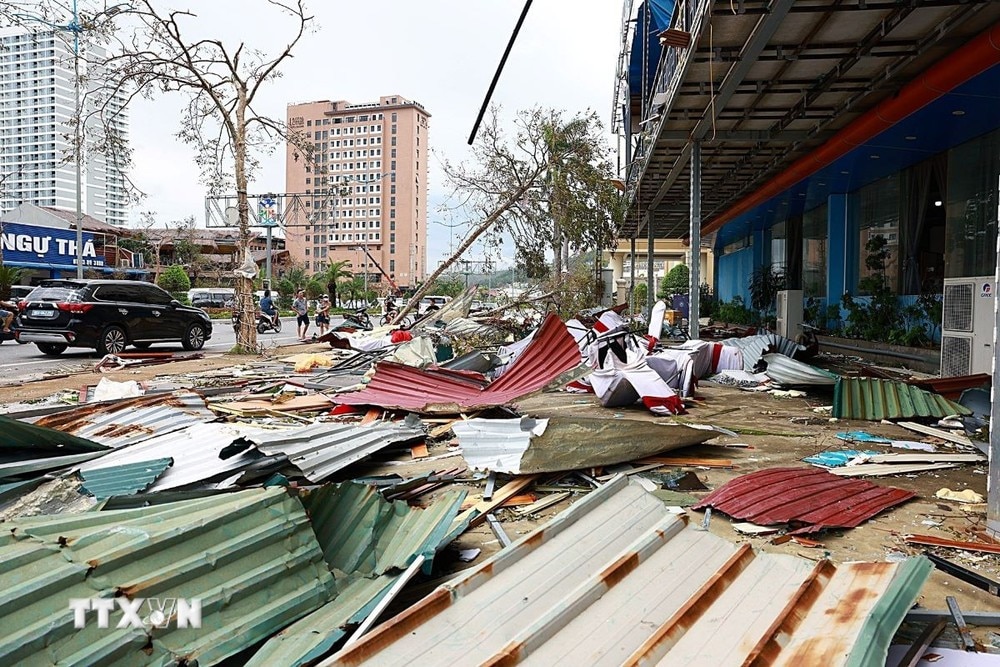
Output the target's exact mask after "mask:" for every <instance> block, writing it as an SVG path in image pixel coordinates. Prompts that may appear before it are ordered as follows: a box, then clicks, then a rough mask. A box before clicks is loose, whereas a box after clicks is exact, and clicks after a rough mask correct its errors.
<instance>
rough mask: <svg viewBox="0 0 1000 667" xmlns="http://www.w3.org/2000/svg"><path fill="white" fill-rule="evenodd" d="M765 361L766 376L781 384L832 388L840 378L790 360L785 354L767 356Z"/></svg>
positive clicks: (820, 369)
mask: <svg viewBox="0 0 1000 667" xmlns="http://www.w3.org/2000/svg"><path fill="white" fill-rule="evenodd" d="M764 361H765V362H767V368H766V369H765V370H764V374H765V375H767V377H769V378H771V379H772V380H774V381H775V382H777V383H779V384H784V385H820V386H826V385H828V386H831V387H832V386H833V385H835V384H837V380H838V379H839V377H840V376H839V375H834V374H833V373H831V372H830V371H825V370H823V369H822V368H816V367H815V366H810V365H809V364H804V363H802V362H801V361H795V360H794V359H789V358H788V357H786V356H784V355H783V354H774V353H772V354H765V355H764Z"/></svg>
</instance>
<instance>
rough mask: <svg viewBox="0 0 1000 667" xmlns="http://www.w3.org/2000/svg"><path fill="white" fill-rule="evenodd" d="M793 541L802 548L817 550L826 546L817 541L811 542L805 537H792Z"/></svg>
mask: <svg viewBox="0 0 1000 667" xmlns="http://www.w3.org/2000/svg"><path fill="white" fill-rule="evenodd" d="M792 541H793V542H795V543H796V544H798V545H800V546H803V547H807V548H809V549H816V548H819V547H823V546H826V545H825V544H823V543H822V542H818V541H816V540H810V539H808V538H805V537H800V536H799V535H792Z"/></svg>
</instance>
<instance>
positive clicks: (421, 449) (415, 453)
mask: <svg viewBox="0 0 1000 667" xmlns="http://www.w3.org/2000/svg"><path fill="white" fill-rule="evenodd" d="M430 455H431V454H430V452H428V451H427V444H426V443H423V442H421V443H420V444H419V445H413V446H412V447H410V456H412V457H413V458H415V459H426V458H427V457H428V456H430Z"/></svg>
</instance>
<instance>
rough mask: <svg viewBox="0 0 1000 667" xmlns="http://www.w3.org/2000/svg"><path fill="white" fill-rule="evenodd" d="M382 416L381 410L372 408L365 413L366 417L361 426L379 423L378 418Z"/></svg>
mask: <svg viewBox="0 0 1000 667" xmlns="http://www.w3.org/2000/svg"><path fill="white" fill-rule="evenodd" d="M381 416H382V410H380V409H379V408H371V409H370V410H369V411H368V412H366V413H365V416H364V417H363V418H362V419H361V425H362V426H364V425H367V424H371V423H372V422H376V421H378V418H379V417H381Z"/></svg>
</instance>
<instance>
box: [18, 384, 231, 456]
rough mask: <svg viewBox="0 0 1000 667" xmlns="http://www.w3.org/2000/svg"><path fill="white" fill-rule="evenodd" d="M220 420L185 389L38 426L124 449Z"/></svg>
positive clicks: (64, 415)
mask: <svg viewBox="0 0 1000 667" xmlns="http://www.w3.org/2000/svg"><path fill="white" fill-rule="evenodd" d="M216 418H217V417H216V415H215V414H213V413H212V411H211V410H209V409H208V407H207V406H206V404H205V399H204V398H203V397H202V396H201V395H200V394H198V393H196V392H193V391H187V390H182V391H176V392H173V393H171V394H149V395H147V396H140V397H138V398H132V399H128V400H125V401H118V402H116V403H110V404H101V405H81V406H80V407H79V408H76V409H75V410H69V411H67V412H60V413H58V414H54V415H49V416H48V417H42V418H41V419H39V420H38V421H36V422H35V424H36V425H37V426H46V427H48V428H54V429H56V430H59V431H63V432H65V433H72V434H73V435H78V436H80V437H82V438H89V439H90V440H93V441H95V442H99V443H101V444H102V445H107V446H109V447H124V446H125V445H131V444H133V443H136V442H141V441H143V440H146V439H147V438H151V437H153V436H157V435H164V434H167V433H172V432H174V431H179V430H181V429H183V428H187V427H188V426H191V425H193V424H198V423H201V422H208V421H212V420H214V419H216Z"/></svg>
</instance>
